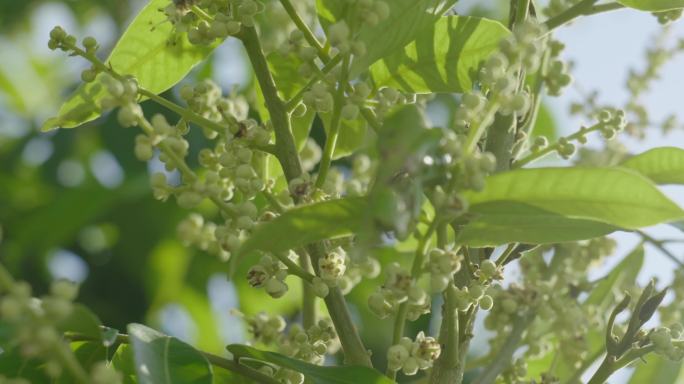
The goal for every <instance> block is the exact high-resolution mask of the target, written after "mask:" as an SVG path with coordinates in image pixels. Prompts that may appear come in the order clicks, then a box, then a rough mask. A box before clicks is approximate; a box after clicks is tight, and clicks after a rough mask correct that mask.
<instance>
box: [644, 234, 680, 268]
mask: <svg viewBox="0 0 684 384" xmlns="http://www.w3.org/2000/svg"><path fill="white" fill-rule="evenodd" d="M634 232H635V233H636V234H638V235H639V236H641V238H642V239H644V241H646V242H647V243H650V244H652V245H653V246H654V247H656V248H658V250H659V251H660V252H662V253H663V254H664V255H665V256H667V257H668V258H669V259H670V260H672V261H673V262H674V263H675V264H677V265H678V266H679V267H682V268H684V262H682V261H681V260H679V259H678V258H677V256H675V255H674V254H673V253H672V252H670V250H669V249H667V248H665V247H664V246H663V241H662V240H658V239H655V238H653V237H652V236H650V235H649V234H647V233H646V232H643V231H639V230H636V231H634Z"/></svg>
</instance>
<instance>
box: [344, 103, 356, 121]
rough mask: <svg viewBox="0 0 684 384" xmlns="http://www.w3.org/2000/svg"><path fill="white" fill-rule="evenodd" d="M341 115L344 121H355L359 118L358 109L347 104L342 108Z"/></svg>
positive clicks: (353, 105)
mask: <svg viewBox="0 0 684 384" xmlns="http://www.w3.org/2000/svg"><path fill="white" fill-rule="evenodd" d="M341 115H342V118H343V119H345V120H355V119H356V118H357V117H358V116H359V107H358V106H356V105H355V104H347V105H345V106H344V107H342V111H341Z"/></svg>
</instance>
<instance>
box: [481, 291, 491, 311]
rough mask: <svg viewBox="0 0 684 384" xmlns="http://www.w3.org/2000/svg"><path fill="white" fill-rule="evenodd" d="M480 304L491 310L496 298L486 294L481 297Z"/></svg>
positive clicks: (484, 308) (486, 309) (483, 307)
mask: <svg viewBox="0 0 684 384" xmlns="http://www.w3.org/2000/svg"><path fill="white" fill-rule="evenodd" d="M478 304H479V305H480V308H482V309H483V310H485V311H489V310H490V309H492V307H493V306H494V300H493V299H492V297H491V296H489V295H484V296H482V297H481V298H480V300H479V301H478Z"/></svg>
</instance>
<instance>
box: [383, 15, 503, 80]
mask: <svg viewBox="0 0 684 384" xmlns="http://www.w3.org/2000/svg"><path fill="white" fill-rule="evenodd" d="M509 34H510V32H509V31H508V29H507V28H506V27H504V26H503V25H502V24H501V23H499V22H497V21H493V20H489V19H483V18H479V17H467V16H449V17H442V18H440V19H439V20H438V21H437V22H436V23H433V24H432V25H431V26H430V28H425V29H423V30H421V31H420V33H419V34H418V36H417V37H416V39H415V40H414V41H413V42H411V43H410V44H408V45H407V46H406V47H404V48H403V49H400V50H397V51H394V52H392V53H391V54H389V55H386V56H384V57H383V58H382V59H381V60H379V61H377V62H376V63H374V64H373V65H372V66H371V67H370V71H371V75H372V76H373V80H374V82H375V85H376V86H377V87H379V88H380V87H384V86H389V87H393V88H398V89H401V90H403V91H405V92H409V93H433V92H464V91H468V90H470V89H472V86H473V79H475V78H476V77H477V72H478V69H479V66H480V62H482V61H483V60H485V59H487V57H489V55H491V54H492V53H493V52H494V51H495V50H496V49H497V48H498V46H499V42H500V41H501V39H503V38H505V37H506V36H508V35H509Z"/></svg>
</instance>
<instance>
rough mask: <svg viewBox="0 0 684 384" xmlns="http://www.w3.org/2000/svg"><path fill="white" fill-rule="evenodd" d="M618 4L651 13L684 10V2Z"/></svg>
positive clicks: (626, 1) (652, 0) (645, 0)
mask: <svg viewBox="0 0 684 384" xmlns="http://www.w3.org/2000/svg"><path fill="white" fill-rule="evenodd" d="M618 3H620V4H622V5H624V6H626V7H630V8H634V9H638V10H641V11H649V12H658V11H669V10H671V9H677V8H684V0H618Z"/></svg>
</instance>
